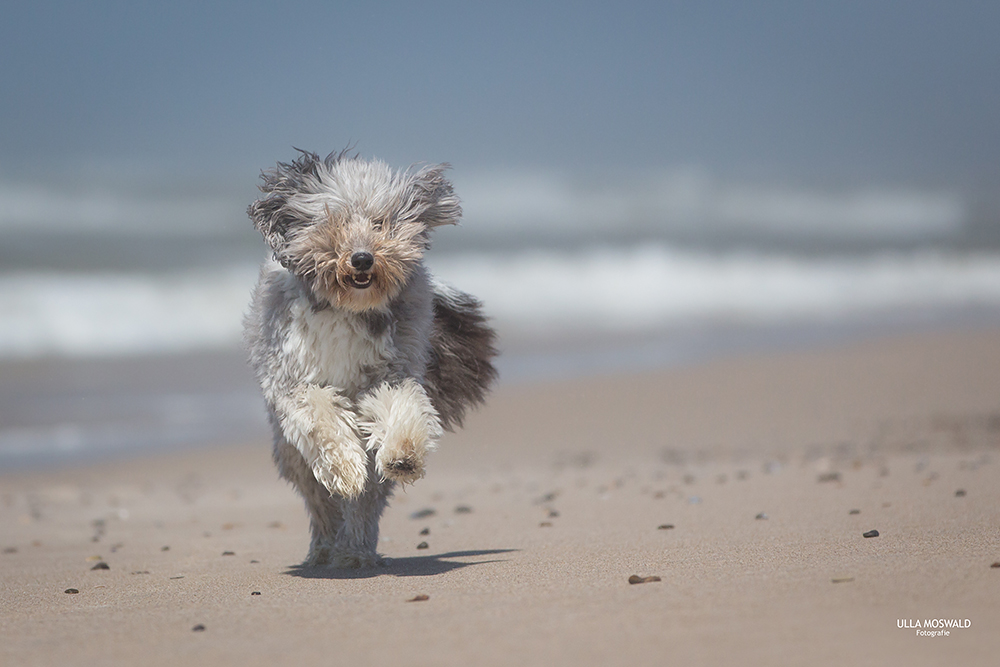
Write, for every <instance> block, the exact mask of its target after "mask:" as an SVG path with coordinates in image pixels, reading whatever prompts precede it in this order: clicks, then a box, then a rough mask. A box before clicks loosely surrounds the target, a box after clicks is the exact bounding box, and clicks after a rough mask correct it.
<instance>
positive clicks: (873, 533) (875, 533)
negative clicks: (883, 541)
mask: <svg viewBox="0 0 1000 667" xmlns="http://www.w3.org/2000/svg"><path fill="white" fill-rule="evenodd" d="M862 537H878V531H877V530H869V531H868V532H867V533H865V534H864V535H863V536H862Z"/></svg>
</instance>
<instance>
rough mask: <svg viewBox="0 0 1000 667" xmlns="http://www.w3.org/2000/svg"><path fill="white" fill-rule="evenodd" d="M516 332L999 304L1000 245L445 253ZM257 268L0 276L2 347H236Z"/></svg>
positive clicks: (441, 267)
mask: <svg viewBox="0 0 1000 667" xmlns="http://www.w3.org/2000/svg"><path fill="white" fill-rule="evenodd" d="M431 270H432V271H433V272H434V273H435V274H437V275H438V276H439V277H440V278H442V279H443V280H445V281H447V282H450V283H452V284H454V285H456V286H457V287H459V288H461V289H463V290H466V291H469V292H471V293H473V294H476V295H477V296H478V297H480V298H481V299H482V300H483V302H484V303H485V306H486V310H487V311H488V313H489V315H490V316H491V317H493V318H494V320H495V321H496V323H497V324H498V325H499V326H500V327H501V328H502V329H503V330H504V331H507V332H523V333H526V334H539V335H553V334H555V335H558V334H560V333H563V332H580V331H583V332H586V331H594V332H602V331H604V332H631V331H642V330H648V329H651V328H657V327H671V326H685V325H690V324H698V323H712V322H734V323H740V322H747V323H761V322H764V323H782V322H796V321H817V320H825V319H834V318H839V317H844V316H851V315H857V314H865V313H879V312H884V311H886V310H891V309H894V308H900V309H902V308H912V307H952V306H976V305H979V306H986V307H1000V256H998V255H995V254H982V255H961V254H941V253H908V254H882V255H872V256H868V257H853V258H827V259H804V258H795V257H790V256H776V255H755V254H737V253H730V254H711V253H696V252H691V251H681V250H677V249H673V248H671V247H667V246H662V245H646V246H636V247H632V248H612V247H607V248H597V247H594V248H589V249H586V250H582V251H575V252H570V251H565V252H548V251H546V252H542V251H523V252H517V253H493V254H486V253H483V254H461V255H450V256H448V255H446V256H437V257H434V258H433V259H432V261H431ZM255 278H256V268H255V267H253V266H250V265H246V266H237V267H232V268H230V269H227V270H214V271H211V270H207V269H206V270H198V271H190V272H185V273H178V274H167V275H150V274H108V275H84V274H79V275H78V274H49V273H19V274H7V275H0V356H3V357H34V356H41V355H47V354H59V355H69V356H107V355H123V354H141V353H149V352H161V351H176V350H193V349H201V348H213V347H216V348H217V347H230V348H231V347H235V346H236V345H238V343H239V340H240V335H241V334H240V329H241V323H242V314H243V313H244V312H245V309H246V307H247V303H248V300H249V296H250V290H251V287H252V285H253V282H254V280H255Z"/></svg>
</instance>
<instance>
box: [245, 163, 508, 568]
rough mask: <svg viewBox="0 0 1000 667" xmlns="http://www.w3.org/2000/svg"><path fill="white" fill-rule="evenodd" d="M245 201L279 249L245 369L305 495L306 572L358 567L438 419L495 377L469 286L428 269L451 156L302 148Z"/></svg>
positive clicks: (450, 204) (259, 303) (255, 312)
mask: <svg viewBox="0 0 1000 667" xmlns="http://www.w3.org/2000/svg"><path fill="white" fill-rule="evenodd" d="M299 152H300V154H301V155H300V156H299V158H298V159H296V160H295V161H293V162H291V163H287V164H286V163H282V162H279V163H278V165H277V167H276V168H275V169H273V170H271V171H267V172H264V173H263V174H262V176H261V180H262V183H261V184H260V190H261V192H262V193H263V196H262V197H261V198H260V199H258V200H257V201H255V202H254V203H253V204H251V205H250V208H249V211H248V212H249V214H250V218H251V219H252V220H253V223H254V226H255V227H256V228H257V229H258V230H259V231H260V233H261V234H263V236H264V240H265V241H266V242H267V244H268V245H269V246H270V248H271V249H272V250H273V251H274V259H273V260H270V261H268V262H266V263H265V264H264V266H263V267H262V269H261V274H260V280H259V281H258V283H257V286H256V288H255V289H254V293H253V302H252V303H251V306H250V312H249V314H248V315H247V317H246V322H245V336H246V343H247V346H248V348H249V352H250V363H251V364H252V366H253V368H254V370H255V371H256V374H257V379H258V380H259V382H260V386H261V389H262V390H263V393H264V399H265V401H266V403H267V408H268V412H269V417H270V422H271V425H272V428H273V430H274V460H275V463H276V464H277V466H278V470H279V471H280V473H281V476H282V477H284V478H285V479H287V480H288V481H290V482H291V483H292V484H293V485H295V487H296V488H297V489H298V491H299V493H300V494H302V497H303V498H304V499H305V504H306V509H307V510H308V511H309V517H310V523H311V529H312V543H311V545H310V547H309V556H308V558H307V559H306V561H305V563H304V564H305V565H306V566H319V565H329V566H333V567H368V566H372V565H377V564H379V563H381V562H382V559H381V557H380V556H379V555H378V553H377V552H376V546H377V544H378V522H379V518H380V517H381V516H382V512H383V510H384V509H385V507H386V504H387V502H388V500H389V498H390V497H391V495H392V492H393V489H394V487H395V485H396V484H397V483H400V484H407V483H411V482H414V481H416V480H417V479H420V478H421V477H423V475H424V459H425V457H426V455H427V453H428V452H430V451H431V450H433V449H434V447H435V443H436V440H437V438H439V437H440V436H441V434H442V429H449V430H450V429H451V428H452V427H453V426H461V423H462V417H463V416H464V414H465V411H466V409H467V408H469V407H471V406H474V405H477V404H480V403H482V402H483V400H484V398H485V395H486V392H487V390H488V388H489V386H490V384H491V383H492V382H493V380H494V379H495V378H496V375H497V373H496V369H495V368H494V367H493V364H492V359H493V357H494V356H495V355H496V350H495V349H494V341H495V338H496V336H495V334H494V332H493V330H492V329H491V328H490V327H489V326H488V325H487V324H486V318H485V317H484V316H483V314H482V312H481V307H480V304H479V302H478V301H477V300H476V299H475V298H473V297H472V296H470V295H468V294H465V293H463V292H459V291H458V290H455V289H452V288H450V287H447V286H445V285H443V284H441V283H439V282H436V281H435V280H433V279H432V278H431V276H430V275H429V274H428V272H427V269H426V268H425V267H424V264H423V255H424V251H425V250H427V248H428V247H429V244H430V232H431V230H433V229H434V228H435V227H440V226H442V225H454V224H457V223H458V219H459V217H460V216H461V214H462V209H461V207H460V205H459V200H458V198H457V197H456V196H455V194H454V193H453V191H452V186H451V183H449V182H448V181H447V180H445V178H444V177H443V173H444V170H445V169H446V168H447V165H437V166H430V167H424V168H422V169H419V170H409V171H405V172H397V171H393V170H392V169H390V168H389V167H388V166H386V165H385V164H384V163H382V162H380V161H377V160H375V161H367V160H363V159H360V158H358V157H357V156H348V155H347V154H346V153H345V152H342V153H339V154H330V155H329V156H328V157H326V158H325V159H322V158H320V157H319V156H318V155H316V154H314V153H309V152H305V151H299Z"/></svg>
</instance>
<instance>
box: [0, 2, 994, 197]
mask: <svg viewBox="0 0 1000 667" xmlns="http://www.w3.org/2000/svg"><path fill="white" fill-rule="evenodd" d="M998 35H1000V3H998V2H995V1H987V2H961V1H954V0H953V1H950V2H941V1H924V0H910V1H906V2H874V1H859V2H832V1H828V2H804V1H803V2H786V1H781V2H754V1H745V0H743V1H738V2H710V1H702V2H686V3H679V2H676V3H675V2H664V1H662V0H659V1H654V2H633V3H629V2H616V3H611V2H607V3H598V2H564V3H544V2H537V1H533V2H519V1H506V2H503V3H490V4H487V3H476V2H454V3H440V2H412V1H411V2H398V3H397V2H391V3H379V2H357V3H348V2H280V3H278V2H274V3H270V2H248V1H240V2H235V1H227V2H214V3H213V2H186V1H180V0H172V1H170V2H157V3H145V2H136V1H135V0H129V1H125V2H105V1H97V2H78V1H76V0H73V1H67V2H46V1H44V0H30V1H28V2H20V1H15V2H12V1H11V0H7V2H5V9H4V20H3V21H2V23H0V63H2V65H0V91H2V92H0V126H2V128H3V129H2V132H0V171H3V172H5V173H8V174H9V173H11V172H17V171H18V169H19V168H21V165H31V166H33V167H35V168H39V167H41V168H45V167H47V166H61V167H64V166H66V165H81V164H83V165H87V164H112V165H113V164H124V165H137V166H157V165H168V166H172V167H176V166H177V165H182V164H188V163H195V164H202V165H205V167H206V168H208V169H220V170H229V169H233V168H237V169H240V170H243V169H252V170H254V171H255V170H256V169H258V168H260V167H263V166H267V165H269V164H273V162H274V161H275V160H276V159H283V160H284V159H288V158H290V157H292V151H291V148H290V147H291V146H292V145H295V146H300V147H303V148H310V149H315V150H317V151H320V152H324V153H325V152H327V151H329V150H333V149H338V148H342V147H344V146H345V145H347V144H348V143H350V142H354V143H356V145H357V147H358V148H359V150H360V151H361V152H362V153H363V154H365V155H378V156H381V157H383V158H385V159H387V160H389V161H390V162H392V163H395V164H407V163H410V162H414V161H421V160H426V161H450V162H452V163H453V164H454V165H455V167H456V168H457V169H458V168H461V169H465V168H469V169H485V168H492V167H532V168H556V169H576V168H581V167H583V168H587V166H588V165H591V164H596V165H598V166H599V167H601V168H604V167H608V168H621V167H636V168H641V169H645V168H660V167H673V166H678V165H693V166H698V167H703V168H706V169H709V170H712V171H713V172H716V173H723V174H725V173H736V174H740V175H746V174H750V175H755V174H759V175H761V176H762V177H764V178H778V179H781V178H794V177H798V176H801V175H804V176H805V177H807V178H813V179H825V178H832V179H848V180H852V179H860V180H864V179H868V178H873V179H878V180H882V181H889V182H903V183H906V182H914V183H923V182H929V183H931V184H945V185H947V184H969V183H973V184H979V185H987V186H989V185H992V184H995V183H998V182H1000V166H998V156H1000V122H998V121H1000V39H998Z"/></svg>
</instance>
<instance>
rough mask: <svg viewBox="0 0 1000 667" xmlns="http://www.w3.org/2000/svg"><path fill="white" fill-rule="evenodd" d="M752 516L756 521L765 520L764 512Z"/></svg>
mask: <svg viewBox="0 0 1000 667" xmlns="http://www.w3.org/2000/svg"><path fill="white" fill-rule="evenodd" d="M754 518H755V519H757V520H758V521H767V515H766V514H764V513H763V512H761V513H760V514H758V515H757V516H755V517H754Z"/></svg>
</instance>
